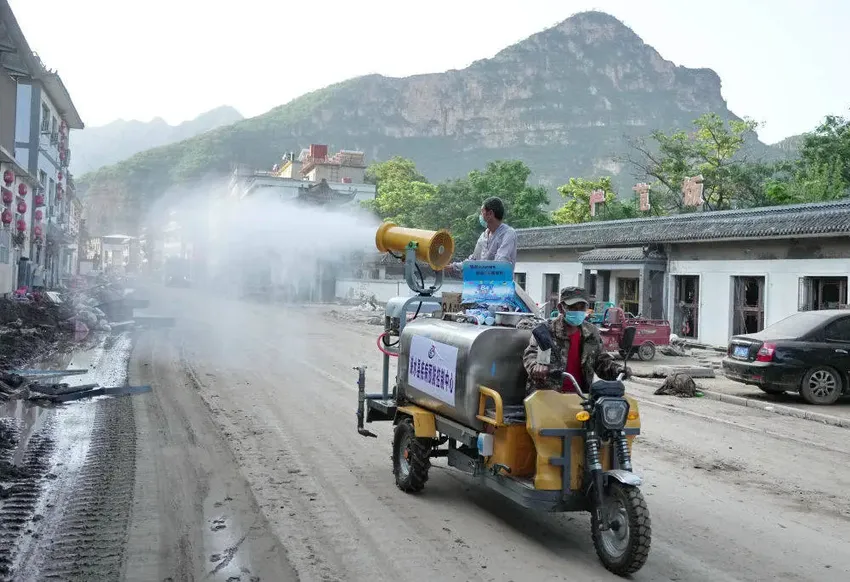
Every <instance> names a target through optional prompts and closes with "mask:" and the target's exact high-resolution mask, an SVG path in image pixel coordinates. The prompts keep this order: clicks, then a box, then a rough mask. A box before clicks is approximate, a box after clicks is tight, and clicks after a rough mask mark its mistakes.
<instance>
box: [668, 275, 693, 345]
mask: <svg viewBox="0 0 850 582" xmlns="http://www.w3.org/2000/svg"><path fill="white" fill-rule="evenodd" d="M673 284H674V285H675V289H674V295H673V296H674V300H675V302H676V303H675V305H674V308H673V330H672V331H673V333H675V334H678V335H679V336H680V337H689V338H698V337H699V275H677V276H675V277H673Z"/></svg>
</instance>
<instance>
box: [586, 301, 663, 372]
mask: <svg viewBox="0 0 850 582" xmlns="http://www.w3.org/2000/svg"><path fill="white" fill-rule="evenodd" d="M629 328H635V330H636V332H635V336H634V342H632V347H631V349H629V350H628V352H627V350H626V349H625V348H624V347H623V338H624V333H625V331H626V330H627V329H629ZM599 333H600V334H601V335H602V342H603V347H604V348H605V350H606V351H609V352H618V353H619V354H620V356H622V357H626V356H627V355H629V356H631V355H632V354H633V353H634V352H637V356H638V358H640V359H641V360H643V361H644V362H648V361H650V360H651V359H653V358H654V357H655V348H656V346H667V345H670V322H669V321H667V320H666V319H646V318H643V317H634V316H632V317H629V315H628V314H626V313H625V312H624V311H623V310H622V309H621V308H619V307H608V308H607V309H605V313H604V315H603V317H602V323H601V324H599Z"/></svg>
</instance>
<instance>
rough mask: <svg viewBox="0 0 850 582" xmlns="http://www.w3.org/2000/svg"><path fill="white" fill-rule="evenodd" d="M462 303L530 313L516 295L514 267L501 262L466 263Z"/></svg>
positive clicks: (464, 264) (464, 266) (464, 265)
mask: <svg viewBox="0 0 850 582" xmlns="http://www.w3.org/2000/svg"><path fill="white" fill-rule="evenodd" d="M461 301H462V302H463V303H476V304H479V305H496V306H500V307H499V311H528V309H527V308H526V307H525V304H524V303H523V302H522V301H520V300H519V298H518V297H517V295H516V284H515V283H514V270H513V267H512V266H511V264H510V263H507V262H501V261H464V263H463V290H462V296H461Z"/></svg>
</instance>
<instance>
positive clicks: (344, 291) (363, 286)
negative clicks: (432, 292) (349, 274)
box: [336, 279, 463, 302]
mask: <svg viewBox="0 0 850 582" xmlns="http://www.w3.org/2000/svg"><path fill="white" fill-rule="evenodd" d="M462 290H463V284H462V283H460V282H459V281H458V282H455V281H451V282H448V283H443V286H442V287H440V290H439V291H438V293H440V292H444V293H460V292H461V291H462ZM361 294H365V295H374V296H375V299H376V300H377V301H380V302H387V301H389V300H390V299H392V298H393V297H410V296H412V295H413V292H412V291H411V290H410V288H409V287H408V286H407V283H405V282H404V280H403V279H337V281H336V297H337V298H338V299H346V298H351V297H357V296H359V295H361Z"/></svg>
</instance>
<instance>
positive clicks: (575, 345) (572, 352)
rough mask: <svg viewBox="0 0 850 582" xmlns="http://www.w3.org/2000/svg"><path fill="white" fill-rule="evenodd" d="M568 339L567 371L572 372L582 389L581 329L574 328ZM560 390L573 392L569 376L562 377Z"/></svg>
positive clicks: (573, 387)
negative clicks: (562, 382)
mask: <svg viewBox="0 0 850 582" xmlns="http://www.w3.org/2000/svg"><path fill="white" fill-rule="evenodd" d="M569 341H570V349H569V350H567V372H568V373H569V374H572V376H573V378H575V379H576V382H578V385H579V386H581V387H582V390H584V386H583V383H584V378H583V376H584V375H583V374H582V372H581V331H580V330H578V329H577V330H576V331H575V332H574V333H573V334H572V335H570V336H569ZM561 391H562V392H575V391H576V389H575V386H573V383H572V380H570V379H569V378H564V384H563V386H561Z"/></svg>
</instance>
